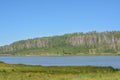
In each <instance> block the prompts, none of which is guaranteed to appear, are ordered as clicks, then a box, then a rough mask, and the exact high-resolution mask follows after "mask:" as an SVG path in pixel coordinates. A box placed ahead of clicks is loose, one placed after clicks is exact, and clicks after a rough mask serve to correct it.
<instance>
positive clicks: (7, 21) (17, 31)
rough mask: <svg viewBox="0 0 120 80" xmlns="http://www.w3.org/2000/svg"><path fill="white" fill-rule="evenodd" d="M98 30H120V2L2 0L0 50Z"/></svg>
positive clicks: (0, 1)
mask: <svg viewBox="0 0 120 80" xmlns="http://www.w3.org/2000/svg"><path fill="white" fill-rule="evenodd" d="M95 30H96V31H99V32H101V31H112V30H117V31H118V30H120V0H0V46H2V45H6V44H10V43H12V42H14V41H18V40H23V39H29V38H35V37H42V36H53V35H62V34H65V33H73V32H88V31H95Z"/></svg>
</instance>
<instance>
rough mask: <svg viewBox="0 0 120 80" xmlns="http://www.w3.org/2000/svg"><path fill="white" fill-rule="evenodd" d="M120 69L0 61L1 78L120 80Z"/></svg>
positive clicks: (24, 79) (22, 79) (19, 79)
mask: <svg viewBox="0 0 120 80" xmlns="http://www.w3.org/2000/svg"><path fill="white" fill-rule="evenodd" d="M119 75H120V71H119V70H118V69H114V68H112V67H95V66H49V67H48V66H46V67H45V66H32V65H22V64H5V63H3V62H1V63H0V80H119V79H120V77H119Z"/></svg>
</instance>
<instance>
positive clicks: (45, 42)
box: [0, 31, 120, 55]
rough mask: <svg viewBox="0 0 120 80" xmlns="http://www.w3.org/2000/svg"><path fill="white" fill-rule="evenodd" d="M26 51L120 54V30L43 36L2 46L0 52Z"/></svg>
mask: <svg viewBox="0 0 120 80" xmlns="http://www.w3.org/2000/svg"><path fill="white" fill-rule="evenodd" d="M24 51H25V52H27V51H29V52H27V54H29V53H32V54H37V53H39V54H42V53H47V54H49V53H54V54H61V55H65V54H66V55H77V54H78V55H79V54H107V53H114V54H115V53H117V54H118V53H119V52H120V31H106V32H96V31H92V32H88V33H82V32H81V33H73V34H65V35H62V36H53V37H42V38H35V39H28V40H22V41H17V42H14V43H12V44H10V45H6V46H1V47H0V54H8V53H9V54H13V53H14V54H16V53H18V54H21V52H24ZM25 52H24V53H25Z"/></svg>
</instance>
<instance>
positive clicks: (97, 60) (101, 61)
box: [0, 56, 120, 69]
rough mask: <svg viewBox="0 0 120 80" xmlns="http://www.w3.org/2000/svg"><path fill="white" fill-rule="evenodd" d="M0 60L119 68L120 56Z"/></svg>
mask: <svg viewBox="0 0 120 80" xmlns="http://www.w3.org/2000/svg"><path fill="white" fill-rule="evenodd" d="M0 61H3V62H5V63H9V64H27V65H42V66H111V67H114V68H119V69H120V56H24V57H23V56H14V57H13V56H1V57H0Z"/></svg>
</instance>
